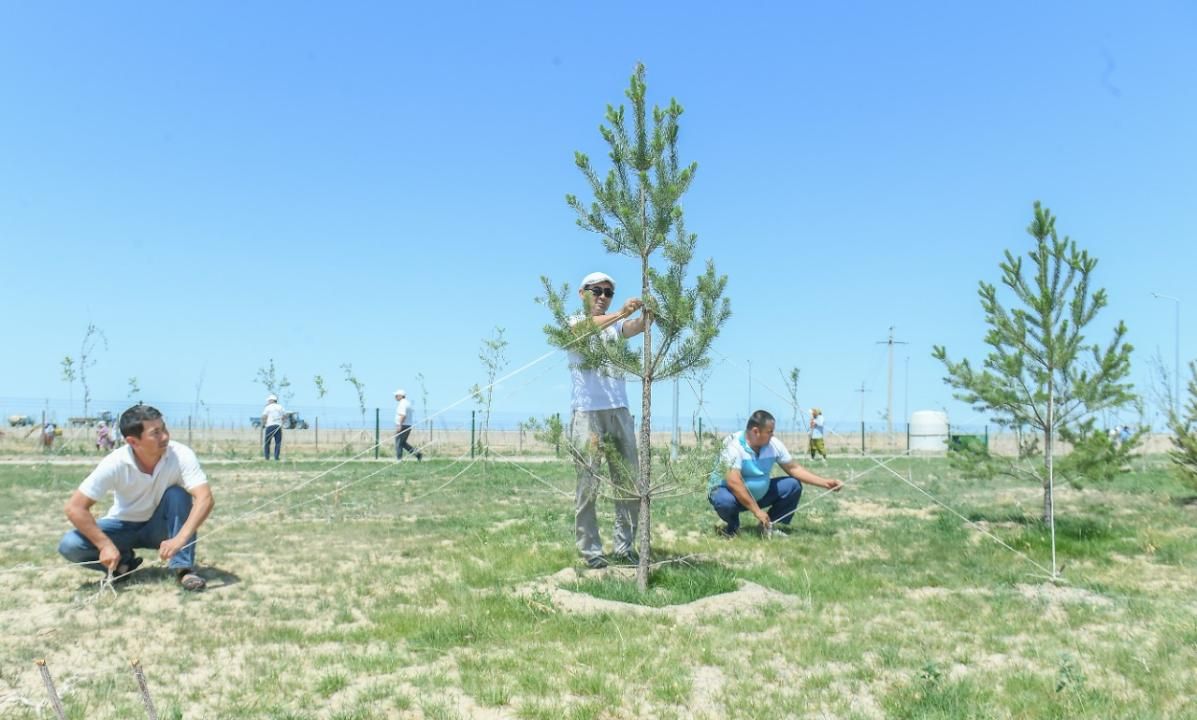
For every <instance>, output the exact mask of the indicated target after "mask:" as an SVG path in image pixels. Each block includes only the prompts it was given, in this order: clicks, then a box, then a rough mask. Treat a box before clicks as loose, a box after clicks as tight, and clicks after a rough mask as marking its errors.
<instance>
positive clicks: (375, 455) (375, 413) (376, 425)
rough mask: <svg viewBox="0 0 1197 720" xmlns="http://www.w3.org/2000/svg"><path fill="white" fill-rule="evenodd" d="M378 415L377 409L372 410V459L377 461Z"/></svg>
mask: <svg viewBox="0 0 1197 720" xmlns="http://www.w3.org/2000/svg"><path fill="white" fill-rule="evenodd" d="M380 417H381V416H380V413H379V410H378V408H374V459H375V460H377V459H378V443H379V418H380Z"/></svg>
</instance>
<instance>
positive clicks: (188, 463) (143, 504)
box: [79, 440, 208, 522]
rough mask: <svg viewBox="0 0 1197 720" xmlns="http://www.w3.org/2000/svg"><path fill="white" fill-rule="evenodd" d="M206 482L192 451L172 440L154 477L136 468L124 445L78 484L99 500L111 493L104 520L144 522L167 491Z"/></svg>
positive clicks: (194, 486) (156, 467) (86, 492)
mask: <svg viewBox="0 0 1197 720" xmlns="http://www.w3.org/2000/svg"><path fill="white" fill-rule="evenodd" d="M207 483H208V478H207V477H206V476H205V475H204V471H203V470H202V469H201V468H200V464H199V460H198V459H197V458H196V457H195V453H194V452H192V450H191V448H189V447H187V446H186V445H184V444H182V443H178V442H175V441H174V440H171V441H170V445H169V446H168V447H167V448H166V453H165V454H164V455H163V456H162V458H161V459H160V460H158V464H157V465H155V466H154V472H153V474H151V475H146V474H145V473H143V472H142V471H141V468H139V467H137V460H136V459H135V458H134V457H133V448H132V447H129V446H128V445H126V446H125V447H123V448H119V449H117V450H113V451H112V452H110V453H108V455H107V456H106V457H105V458H104V459H103V460H101V461H100V464H99V465H97V466H96V469H95V470H92V471H91V474H90V475H88V476H87V478H85V479H84V480H83V483H82V484H81V485H79V492H81V493H83V494H84V495H86V496H87V497H89V498H91V499H92V500H97V501H98V500H103V499H104V496H105V495H107V494H108V492H109V491H112V493H113V498H114V499H113V503H112V507H111V508H109V510H108V514H107V515H105V516H104V517H108V518H114V519H116V520H128V521H130V522H145V521H146V520H149V519H150V517H151V516H153V514H154V510H155V509H157V507H158V503H160V502H162V494H163V493H165V492H166V488H168V487H170V486H171V485H181V486H182V487H183V488H184V489H185V490H187V491H189V492H190V491H191V490H193V489H195V488H197V487H199V486H200V485H206V484H207Z"/></svg>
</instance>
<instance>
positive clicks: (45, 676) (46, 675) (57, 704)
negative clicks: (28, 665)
mask: <svg viewBox="0 0 1197 720" xmlns="http://www.w3.org/2000/svg"><path fill="white" fill-rule="evenodd" d="M36 664H37V669H38V671H39V672H41V674H42V682H43V683H45V684H46V694H47V695H49V696H50V706H51V707H53V708H54V714H55V715H57V716H58V720H66V713H65V712H64V711H63V709H62V701H61V700H59V699H58V691H57V690H55V689H54V681H53V680H51V679H50V668H48V667H46V661H45V660H44V659H43V660H38V661H36Z"/></svg>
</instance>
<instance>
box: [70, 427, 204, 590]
mask: <svg viewBox="0 0 1197 720" xmlns="http://www.w3.org/2000/svg"><path fill="white" fill-rule="evenodd" d="M120 432H121V435H122V436H123V437H124V438H125V442H126V443H128V444H127V445H126V446H125V447H122V448H119V449H117V450H114V451H112V452H111V453H109V454H108V455H107V456H106V457H105V458H104V459H103V460H101V461H100V464H99V465H98V466H96V469H95V470H93V471H92V473H91V474H90V475H88V476H87V478H86V479H85V480H84V481H83V483H82V484H81V485H80V486H79V489H78V490H76V491H75V492H74V493H73V494H72V495H71V497H70V499H69V500H67V503H66V516H67V519H69V520H70V521H71V524H72V525H74V526H75V529H74V530H71V531H70V532H68V533H67V534H66V535H63V537H62V542H60V543H59V544H58V552H59V553H61V554H62V556H63V557H65V558H66V559H67V560H69V561H70V562H73V563H86V565H84V567H87V568H91V569H93V570H100V571H102V572H108V571H111V572H112V574H113V575H114V576H115V577H116V578H118V579H120V578H124V577H127V576H128V575H129V573H131V572H133V571H134V570H136V569H137V567H138V566H139V565H141V563H142V559H141V558H139V557H137V555H136V554H135V553H134V552H133V550H134V548H150V549H154V550H157V551H158V557H159V558H161V559H163V560H166V561H167V567H169V568H170V569H172V570H173V571H174V572H175V575H176V577H177V578H178V581H179V584H180V585H181V586H182V587H183V589H185V590H193V591H194V590H203V589H204V586H205V585H206V582H205V580H204V579H203V578H202V577H201V576H200V575H198V574H197V573H196V572H195V537H196V536H195V533H196V530H198V529H199V526H200V525H202V524H203V523H204V520H206V519H207V518H208V514H209V513H211V512H212V507H213V505H214V501H213V500H212V491H211V489H210V488H209V487H208V478H207V477H205V475H204V471H203V470H202V469H200V464H199V460H198V459H196V457H195V453H194V452H192V450H191V448H189V447H187V446H186V445H183V444H182V443H177V442H174V441H172V440H171V439H170V431H168V430H167V429H166V421H165V420H164V419H163V418H162V413H160V412H158V411H157V410H156V409H154V408H152V407H150V406H148V405H135V406H134V407H131V408H129V409H128V410H126V411H125V412H124V413H122V414H121V417H120ZM109 492H111V493H112V495H113V502H112V507H111V508H110V509H109V510H108V514H107V515H106V516H104V517H103V518H102V519H100V520H99V521H98V522H97V521H96V519H95V517H94V516H93V515H92V512H91V507H92V505H95V504H96V502H97V501H98V500H101V499H103V498H104V497H105V496H106V495H108V493H109Z"/></svg>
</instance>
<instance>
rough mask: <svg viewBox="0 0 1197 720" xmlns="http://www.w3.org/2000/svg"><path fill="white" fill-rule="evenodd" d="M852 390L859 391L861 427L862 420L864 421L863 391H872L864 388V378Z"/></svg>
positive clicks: (861, 424)
mask: <svg viewBox="0 0 1197 720" xmlns="http://www.w3.org/2000/svg"><path fill="white" fill-rule="evenodd" d="M853 392H858V393H860V426H861V427H862V428H863V427H864V422H865V419H864V396H865V393H867V392H872V390H869V389H868V388H866V387H865V382H864V380H861V381H860V387H858V388H857V389H856V390H854V391H853Z"/></svg>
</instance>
